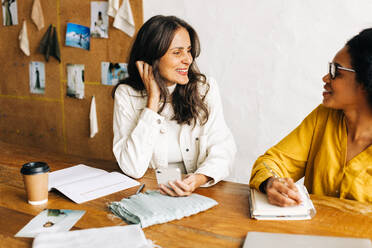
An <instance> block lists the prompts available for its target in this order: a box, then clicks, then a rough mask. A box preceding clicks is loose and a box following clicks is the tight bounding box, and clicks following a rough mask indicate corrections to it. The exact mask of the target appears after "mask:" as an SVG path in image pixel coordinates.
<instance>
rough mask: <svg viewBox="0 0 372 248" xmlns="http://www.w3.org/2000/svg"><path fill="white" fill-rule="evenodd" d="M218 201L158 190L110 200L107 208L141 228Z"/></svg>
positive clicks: (206, 207) (183, 215) (196, 195)
mask: <svg viewBox="0 0 372 248" xmlns="http://www.w3.org/2000/svg"><path fill="white" fill-rule="evenodd" d="M217 204H218V203H217V202H216V201H215V200H213V199H211V198H208V197H205V196H202V195H198V194H191V195H190V196H187V197H172V196H166V195H162V194H160V193H159V192H158V191H147V192H145V193H140V194H137V195H133V196H131V197H129V198H124V199H122V200H121V201H120V202H111V203H110V204H109V209H110V210H111V212H113V213H114V214H115V215H116V216H118V217H120V218H122V219H123V220H124V221H126V222H127V223H130V224H140V225H141V227H142V228H145V227H148V226H152V225H155V224H161V223H165V222H168V221H172V220H175V219H177V220H179V219H181V218H183V217H185V216H190V215H193V214H197V213H199V212H201V211H205V210H207V209H209V208H211V207H213V206H216V205H217Z"/></svg>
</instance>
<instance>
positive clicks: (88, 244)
mask: <svg viewBox="0 0 372 248" xmlns="http://www.w3.org/2000/svg"><path fill="white" fill-rule="evenodd" d="M32 247H33V248H61V247H73V248H102V247H105V248H153V247H159V246H157V245H155V244H154V243H153V242H152V241H151V240H148V239H146V237H145V234H144V233H143V231H142V229H141V228H140V227H139V226H138V225H129V226H113V227H104V228H90V229H85V230H78V231H71V232H59V233H49V234H46V233H43V234H40V235H38V236H37V237H36V238H35V239H34V242H33V244H32Z"/></svg>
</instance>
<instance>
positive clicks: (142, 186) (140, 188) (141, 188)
mask: <svg viewBox="0 0 372 248" xmlns="http://www.w3.org/2000/svg"><path fill="white" fill-rule="evenodd" d="M144 187H145V184H142V185H141V186H140V187H139V188H138V190H137V192H136V195H138V194H139V193H140V192H141V191H142V190H143V188H144Z"/></svg>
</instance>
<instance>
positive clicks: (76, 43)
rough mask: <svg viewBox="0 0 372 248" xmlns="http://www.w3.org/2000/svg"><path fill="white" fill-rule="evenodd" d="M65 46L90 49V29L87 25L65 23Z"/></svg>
mask: <svg viewBox="0 0 372 248" xmlns="http://www.w3.org/2000/svg"><path fill="white" fill-rule="evenodd" d="M65 44H66V46H70V47H77V48H82V49H85V50H89V49H90V29H89V28H88V27H85V26H82V25H79V24H75V23H67V30H66V43H65Z"/></svg>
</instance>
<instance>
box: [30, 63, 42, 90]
mask: <svg viewBox="0 0 372 248" xmlns="http://www.w3.org/2000/svg"><path fill="white" fill-rule="evenodd" d="M30 92H31V93H35V94H44V93H45V66H44V63H43V62H30Z"/></svg>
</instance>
